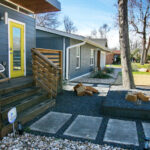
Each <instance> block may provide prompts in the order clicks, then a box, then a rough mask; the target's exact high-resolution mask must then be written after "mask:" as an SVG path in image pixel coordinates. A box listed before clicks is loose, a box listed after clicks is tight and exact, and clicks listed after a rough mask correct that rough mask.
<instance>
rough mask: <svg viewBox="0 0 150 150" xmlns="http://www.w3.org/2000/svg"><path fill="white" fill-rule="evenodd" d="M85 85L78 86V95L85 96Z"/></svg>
mask: <svg viewBox="0 0 150 150" xmlns="http://www.w3.org/2000/svg"><path fill="white" fill-rule="evenodd" d="M85 91H86V89H85V86H80V87H78V88H76V92H77V96H84V95H85Z"/></svg>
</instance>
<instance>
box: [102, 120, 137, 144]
mask: <svg viewBox="0 0 150 150" xmlns="http://www.w3.org/2000/svg"><path fill="white" fill-rule="evenodd" d="M104 141H105V142H112V143H119V144H125V145H135V146H139V142H138V135H137V129H136V123H135V122H134V121H124V120H117V119H109V122H108V124H107V129H106V132H105V136H104Z"/></svg>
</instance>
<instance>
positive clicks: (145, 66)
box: [106, 63, 150, 69]
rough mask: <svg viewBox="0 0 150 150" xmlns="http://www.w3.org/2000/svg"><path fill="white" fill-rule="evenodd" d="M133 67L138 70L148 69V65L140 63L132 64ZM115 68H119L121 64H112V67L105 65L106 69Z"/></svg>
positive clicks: (149, 65)
mask: <svg viewBox="0 0 150 150" xmlns="http://www.w3.org/2000/svg"><path fill="white" fill-rule="evenodd" d="M132 65H133V66H137V68H138V69H140V68H148V67H150V64H144V65H141V64H140V63H132ZM110 66H111V67H116V68H121V64H120V65H118V64H112V65H106V67H110Z"/></svg>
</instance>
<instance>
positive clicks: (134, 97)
mask: <svg viewBox="0 0 150 150" xmlns="http://www.w3.org/2000/svg"><path fill="white" fill-rule="evenodd" d="M125 99H126V100H127V101H130V102H136V101H137V95H134V94H127V95H126V98H125Z"/></svg>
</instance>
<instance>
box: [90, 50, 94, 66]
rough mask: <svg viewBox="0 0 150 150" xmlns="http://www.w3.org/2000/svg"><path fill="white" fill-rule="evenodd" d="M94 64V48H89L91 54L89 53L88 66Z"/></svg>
mask: <svg viewBox="0 0 150 150" xmlns="http://www.w3.org/2000/svg"><path fill="white" fill-rule="evenodd" d="M93 65H94V50H93V49H91V54H90V66H93Z"/></svg>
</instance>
